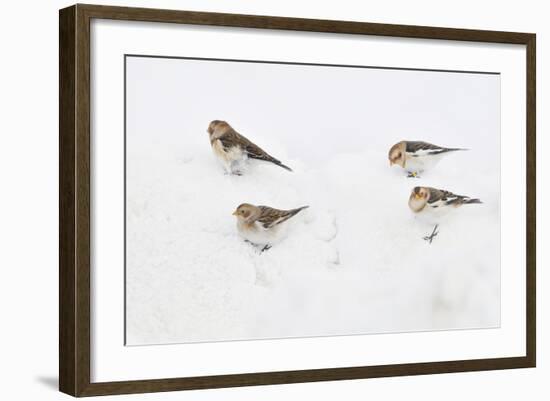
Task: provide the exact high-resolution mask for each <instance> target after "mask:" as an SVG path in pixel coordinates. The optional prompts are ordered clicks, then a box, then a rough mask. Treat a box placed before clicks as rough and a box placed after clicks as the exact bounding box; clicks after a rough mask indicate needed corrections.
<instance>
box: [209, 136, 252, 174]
mask: <svg viewBox="0 0 550 401" xmlns="http://www.w3.org/2000/svg"><path fill="white" fill-rule="evenodd" d="M212 151H213V152H214V155H215V156H216V159H218V161H219V162H220V163H221V164H222V166H223V168H224V169H225V171H226V172H228V173H234V172H236V171H239V170H240V169H241V168H242V167H243V166H242V164H243V163H244V162H245V161H246V159H247V156H246V153H245V152H243V151H242V149H241V148H239V147H237V146H233V147H232V148H230V149H229V150H227V151H226V150H225V148H224V147H223V144H222V142H221V141H220V140H219V139H217V140H215V141H214V142H213V143H212Z"/></svg>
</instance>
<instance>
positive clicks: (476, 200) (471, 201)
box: [465, 198, 483, 205]
mask: <svg viewBox="0 0 550 401" xmlns="http://www.w3.org/2000/svg"><path fill="white" fill-rule="evenodd" d="M465 203H466V204H467V205H469V204H473V203H483V202H482V201H481V200H480V199H477V198H476V199H468V200H467V201H466V202H465Z"/></svg>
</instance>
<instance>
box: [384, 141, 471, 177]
mask: <svg viewBox="0 0 550 401" xmlns="http://www.w3.org/2000/svg"><path fill="white" fill-rule="evenodd" d="M459 150H466V149H462V148H444V147H442V146H437V145H433V144H431V143H428V142H422V141H401V142H398V143H396V144H395V145H393V146H392V147H391V148H390V151H389V152H388V158H389V159H390V166H393V165H394V164H397V165H399V166H401V167H402V168H403V169H405V170H406V171H407V172H408V173H409V175H408V176H409V177H417V176H418V174H419V173H422V172H423V171H426V170H429V169H430V168H432V167H434V166H435V165H436V164H437V163H438V162H439V160H440V159H441V158H442V157H443V156H445V155H447V154H449V153H451V152H456V151H459Z"/></svg>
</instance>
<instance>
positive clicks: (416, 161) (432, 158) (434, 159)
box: [405, 151, 446, 173]
mask: <svg viewBox="0 0 550 401" xmlns="http://www.w3.org/2000/svg"><path fill="white" fill-rule="evenodd" d="M415 155H416V157H414V156H413V155H412V154H411V153H407V154H406V161H405V170H407V171H408V172H410V173H419V172H422V171H428V170H430V169H432V168H433V167H435V165H436V164H437V163H439V161H440V160H441V159H442V158H443V157H444V156H445V155H446V153H439V154H437V155H430V154H428V153H427V152H426V151H419V152H416V153H415Z"/></svg>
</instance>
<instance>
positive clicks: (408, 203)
mask: <svg viewBox="0 0 550 401" xmlns="http://www.w3.org/2000/svg"><path fill="white" fill-rule="evenodd" d="M59 22H60V390H61V391H63V392H65V393H68V394H71V395H74V396H93V395H105V394H122V393H142V392H155V391H172V390H186V389H201V388H218V387H232V386H248V385H261V384H278V383H296V382H310V381H323V380H345V379H361V378H373V377H384V376H398V375H418V374H432V373H443V372H462V371H478V370H490V369H509V368H523V367H534V366H535V359H536V358H535V355H536V352H535V331H536V330H535V231H536V230H535V214H536V202H535V157H536V153H535V149H536V146H535V145H536V143H535V35H534V34H531V33H512V32H495V31H480V30H467V29H450V28H434V27H419V26H403V25H385V24H372V23H364V22H350V21H328V20H309V19H297V18H283V17H266V16H252V15H233V14H218V13H202V12H188V11H170V10H153V9H138V8H123V7H108V6H95V5H75V6H72V7H69V8H66V9H63V10H61V11H60V20H59Z"/></svg>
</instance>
